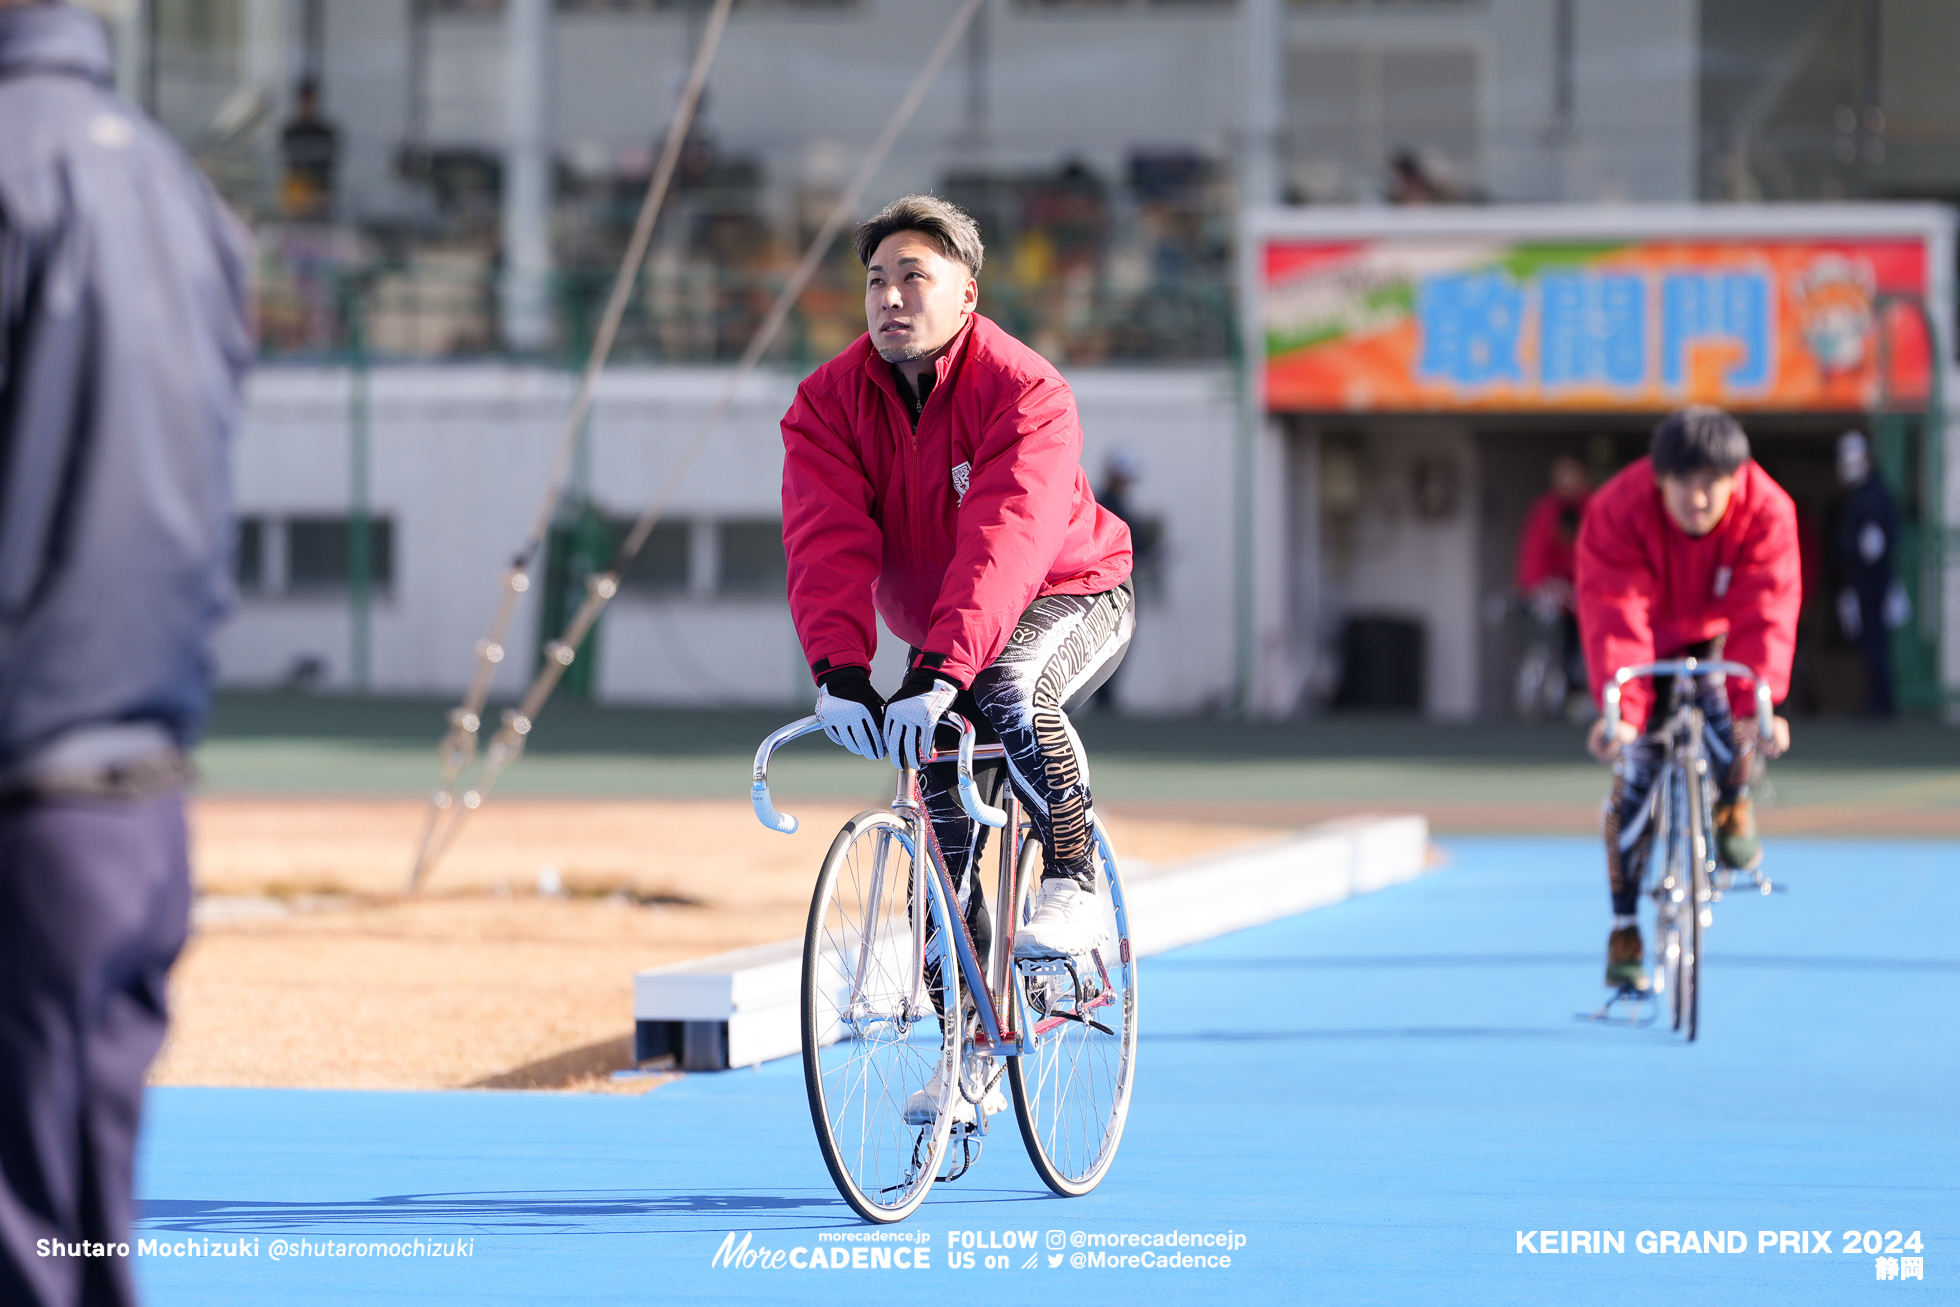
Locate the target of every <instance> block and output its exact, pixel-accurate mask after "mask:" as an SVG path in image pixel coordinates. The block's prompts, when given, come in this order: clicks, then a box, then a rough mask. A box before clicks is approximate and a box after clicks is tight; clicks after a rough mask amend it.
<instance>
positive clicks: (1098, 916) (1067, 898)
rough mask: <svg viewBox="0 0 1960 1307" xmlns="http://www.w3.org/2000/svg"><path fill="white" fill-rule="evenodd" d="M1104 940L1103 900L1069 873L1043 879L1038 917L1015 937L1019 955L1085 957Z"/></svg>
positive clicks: (1017, 954) (1035, 916)
mask: <svg viewBox="0 0 1960 1307" xmlns="http://www.w3.org/2000/svg"><path fill="white" fill-rule="evenodd" d="M1102 942H1103V914H1102V904H1101V903H1099V902H1098V901H1097V900H1096V895H1095V891H1093V890H1086V889H1083V888H1082V886H1081V885H1079V884H1077V883H1076V881H1075V880H1074V879H1073V878H1072V877H1069V876H1051V877H1049V878H1048V879H1046V880H1044V881H1042V882H1041V902H1040V903H1039V904H1037V905H1036V907H1035V910H1034V919H1033V920H1031V921H1029V922H1028V924H1027V925H1025V926H1023V927H1021V930H1020V933H1019V934H1017V935H1016V936H1015V937H1014V956H1015V957H1017V958H1066V957H1082V956H1083V955H1085V954H1086V953H1088V952H1089V950H1090V949H1093V948H1100V947H1101V946H1102Z"/></svg>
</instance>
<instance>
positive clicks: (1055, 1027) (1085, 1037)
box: [1007, 821, 1137, 1198]
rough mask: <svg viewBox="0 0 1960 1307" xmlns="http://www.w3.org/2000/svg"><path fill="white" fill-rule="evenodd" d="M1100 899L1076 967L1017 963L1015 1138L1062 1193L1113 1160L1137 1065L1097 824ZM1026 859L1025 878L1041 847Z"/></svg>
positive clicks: (1124, 919)
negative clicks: (1019, 1017)
mask: <svg viewBox="0 0 1960 1307" xmlns="http://www.w3.org/2000/svg"><path fill="white" fill-rule="evenodd" d="M1095 843H1096V901H1097V903H1098V905H1099V907H1100V909H1101V912H1102V918H1103V923H1102V924H1103V929H1102V942H1101V944H1100V945H1099V946H1098V947H1097V948H1095V949H1093V950H1091V952H1090V953H1089V955H1088V957H1087V958H1086V959H1079V960H1077V963H1076V966H1075V969H1074V971H1073V973H1070V972H1069V971H1068V970H1067V969H1066V968H1063V967H1061V966H1059V964H1056V963H1046V962H1042V963H1036V962H1027V961H1024V962H1019V963H1017V964H1016V970H1017V973H1018V974H1017V976H1016V983H1017V984H1020V985H1021V986H1022V987H1023V992H1024V994H1025V996H1026V1004H1027V1007H1026V1011H1027V1018H1028V1025H1029V1028H1028V1029H1027V1030H1025V1031H1023V1032H1022V1039H1023V1048H1024V1050H1025V1051H1024V1052H1022V1054H1021V1056H1019V1057H1016V1058H1012V1059H1010V1060H1009V1062H1008V1068H1007V1074H1008V1083H1009V1084H1010V1085H1011V1086H1012V1088H1013V1091H1014V1114H1015V1115H1016V1116H1017V1117H1018V1118H1019V1119H1020V1124H1021V1140H1022V1142H1023V1143H1025V1144H1026V1145H1027V1148H1028V1158H1029V1160H1030V1161H1032V1162H1033V1163H1034V1169H1035V1172H1036V1173H1037V1174H1038V1175H1040V1176H1041V1179H1042V1182H1043V1183H1044V1184H1046V1185H1047V1186H1048V1187H1049V1188H1050V1189H1052V1190H1054V1191H1055V1192H1056V1193H1058V1194H1061V1195H1062V1196H1064V1197H1068V1198H1074V1197H1079V1196H1080V1195H1082V1194H1086V1193H1088V1192H1089V1191H1090V1190H1091V1189H1094V1188H1095V1187H1096V1186H1097V1185H1098V1184H1100V1183H1101V1182H1102V1178H1103V1176H1104V1175H1106V1174H1108V1172H1109V1164H1110V1163H1111V1162H1112V1161H1114V1160H1115V1157H1116V1146H1117V1144H1118V1143H1119V1142H1120V1141H1121V1140H1122V1138H1123V1123H1124V1120H1125V1119H1126V1118H1127V1117H1128V1116H1129V1112H1130V1087H1131V1083H1132V1081H1133V1079H1134V1076H1135V1074H1136V1047H1137V976H1136V953H1135V951H1134V950H1133V949H1132V948H1131V946H1130V918H1129V911H1128V908H1127V905H1126V904H1125V902H1124V898H1123V878H1122V875H1121V874H1120V873H1119V872H1118V870H1117V867H1116V856H1115V854H1114V853H1113V852H1112V851H1111V849H1110V844H1109V834H1108V832H1107V831H1105V830H1104V829H1103V825H1102V822H1101V821H1098V822H1097V823H1096V841H1095ZM1029 849H1030V851H1031V853H1032V857H1031V858H1030V859H1028V860H1027V861H1024V863H1023V871H1024V874H1023V876H1022V877H1021V881H1022V884H1023V885H1024V886H1032V884H1033V882H1034V880H1035V877H1036V875H1037V874H1038V871H1037V866H1038V864H1036V862H1035V860H1036V859H1038V858H1039V856H1040V850H1039V846H1038V845H1036V844H1034V842H1033V841H1030V842H1029Z"/></svg>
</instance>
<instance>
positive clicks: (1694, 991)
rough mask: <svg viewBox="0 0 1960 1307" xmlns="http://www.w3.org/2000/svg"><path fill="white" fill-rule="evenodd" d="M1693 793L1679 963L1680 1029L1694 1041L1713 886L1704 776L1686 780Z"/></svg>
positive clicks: (1709, 806) (1698, 1024)
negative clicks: (1682, 953) (1684, 946)
mask: <svg viewBox="0 0 1960 1307" xmlns="http://www.w3.org/2000/svg"><path fill="white" fill-rule="evenodd" d="M1688 784H1689V786H1690V788H1691V791H1692V793H1693V796H1694V798H1693V800H1692V806H1691V807H1690V808H1689V816H1688V857H1689V860H1690V867H1689V874H1688V886H1687V888H1688V901H1687V903H1686V905H1685V906H1686V908H1687V922H1686V923H1685V928H1684V930H1683V932H1682V938H1683V939H1684V940H1685V941H1686V944H1687V951H1688V952H1687V958H1686V959H1685V960H1684V961H1683V962H1682V965H1681V976H1682V986H1681V1006H1682V1013H1681V1030H1682V1034H1683V1035H1684V1036H1685V1037H1686V1038H1687V1040H1688V1042H1690V1043H1693V1042H1694V1040H1695V1037H1696V1036H1697V1035H1698V1034H1700V1033H1701V953H1702V941H1701V930H1702V926H1703V924H1704V922H1703V920H1702V918H1703V914H1705V913H1707V912H1708V911H1709V907H1708V905H1709V903H1711V902H1712V901H1713V899H1714V891H1713V886H1712V885H1711V883H1710V881H1709V875H1708V871H1709V867H1710V866H1711V865H1712V864H1713V862H1714V858H1713V856H1712V852H1711V850H1712V844H1713V841H1712V838H1711V833H1710V830H1709V815H1710V813H1711V812H1712V811H1713V808H1714V805H1713V804H1712V803H1711V801H1710V795H1709V788H1710V787H1709V784H1708V780H1707V777H1706V775H1703V776H1697V777H1695V778H1693V779H1692V780H1690V781H1689V782H1688Z"/></svg>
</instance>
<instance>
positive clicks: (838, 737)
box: [817, 687, 885, 760]
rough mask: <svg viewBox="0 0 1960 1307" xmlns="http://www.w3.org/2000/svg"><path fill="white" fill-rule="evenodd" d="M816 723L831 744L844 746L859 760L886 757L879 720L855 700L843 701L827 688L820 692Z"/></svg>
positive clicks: (820, 688) (820, 689)
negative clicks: (820, 726) (879, 731)
mask: <svg viewBox="0 0 1960 1307" xmlns="http://www.w3.org/2000/svg"><path fill="white" fill-rule="evenodd" d="M817 720H818V721H819V722H822V723H823V733H824V734H825V735H828V736H829V737H830V738H831V741H832V743H835V744H841V745H843V746H844V747H845V748H846V749H849V750H850V751H851V752H852V753H855V754H857V755H858V756H859V757H860V758H871V759H873V760H876V759H878V758H882V757H884V756H885V741H884V738H883V737H882V736H880V735H879V734H878V719H877V718H876V717H873V716H872V715H871V709H870V708H868V707H866V706H865V705H864V704H861V703H859V702H857V701H856V700H855V699H840V698H838V697H837V696H836V695H834V694H832V693H831V692H830V690H829V688H828V687H819V688H818V690H817Z"/></svg>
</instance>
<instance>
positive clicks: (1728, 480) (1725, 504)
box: [1660, 472, 1735, 536]
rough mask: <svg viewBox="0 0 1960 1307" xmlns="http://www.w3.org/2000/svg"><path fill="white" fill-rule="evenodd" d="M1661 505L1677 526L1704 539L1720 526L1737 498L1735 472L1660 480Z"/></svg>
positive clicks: (1668, 476)
mask: <svg viewBox="0 0 1960 1307" xmlns="http://www.w3.org/2000/svg"><path fill="white" fill-rule="evenodd" d="M1660 486H1661V503H1662V504H1664V505H1666V507H1667V515H1668V517H1669V518H1670V519H1672V520H1673V522H1674V525H1676V526H1678V527H1680V528H1681V529H1682V531H1684V532H1686V533H1687V534H1688V535H1691V536H1705V535H1707V534H1708V533H1709V532H1710V531H1713V530H1714V529H1715V528H1716V527H1717V526H1719V525H1721V522H1722V515H1723V514H1725V513H1727V512H1728V511H1729V500H1731V499H1733V498H1734V497H1735V473H1733V472H1726V473H1724V472H1689V473H1686V474H1685V475H1682V476H1675V475H1672V474H1669V475H1667V476H1663V477H1661V478H1660Z"/></svg>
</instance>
